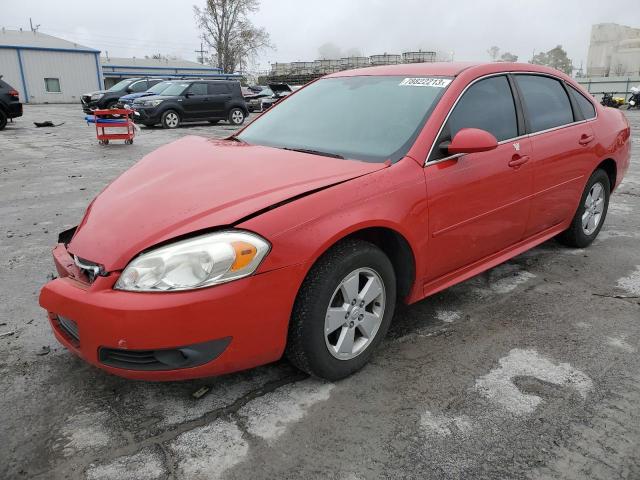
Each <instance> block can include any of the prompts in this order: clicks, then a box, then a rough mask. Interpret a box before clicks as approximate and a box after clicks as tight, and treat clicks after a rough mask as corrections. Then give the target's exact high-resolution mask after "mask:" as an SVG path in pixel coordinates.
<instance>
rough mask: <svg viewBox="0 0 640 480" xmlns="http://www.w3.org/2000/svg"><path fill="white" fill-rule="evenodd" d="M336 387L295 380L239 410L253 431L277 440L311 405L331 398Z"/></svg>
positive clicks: (266, 438)
mask: <svg viewBox="0 0 640 480" xmlns="http://www.w3.org/2000/svg"><path fill="white" fill-rule="evenodd" d="M333 387H334V385H333V384H331V383H326V382H321V381H318V380H314V379H309V380H304V381H302V382H298V383H293V384H290V385H286V386H284V387H282V388H280V389H278V390H276V391H274V392H271V393H269V394H268V395H265V396H263V397H260V398H256V399H255V400H252V401H251V402H249V403H247V404H246V405H245V406H244V407H242V408H241V409H240V411H239V412H238V414H239V415H240V416H242V417H245V418H246V422H247V430H248V431H249V433H251V434H252V435H256V436H258V437H261V438H264V439H265V440H274V439H276V438H278V437H279V436H280V435H282V434H283V433H284V432H285V431H286V429H287V427H288V426H289V425H290V424H292V423H295V422H297V421H299V420H301V419H302V418H303V417H304V416H305V414H306V412H307V410H308V409H309V408H311V406H313V405H314V404H316V403H318V402H322V401H325V400H328V399H329V396H330V393H331V390H332V389H333Z"/></svg>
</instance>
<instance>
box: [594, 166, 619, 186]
mask: <svg viewBox="0 0 640 480" xmlns="http://www.w3.org/2000/svg"><path fill="white" fill-rule="evenodd" d="M596 170H604V171H605V173H606V174H607V176H608V177H609V184H610V187H611V191H613V190H614V188H615V187H616V181H617V180H618V165H617V164H616V162H615V160H613V159H612V158H607V159H606V160H603V161H602V162H600V163H599V164H598V166H597V167H596V168H595V170H594V172H595V171H596Z"/></svg>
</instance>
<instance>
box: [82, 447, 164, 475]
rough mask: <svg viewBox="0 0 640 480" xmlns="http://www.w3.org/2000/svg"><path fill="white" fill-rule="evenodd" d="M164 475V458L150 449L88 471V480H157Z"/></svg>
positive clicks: (90, 468)
mask: <svg viewBox="0 0 640 480" xmlns="http://www.w3.org/2000/svg"><path fill="white" fill-rule="evenodd" d="M164 475H165V469H164V466H163V464H162V457H161V456H160V455H159V454H158V453H156V452H155V451H153V450H151V449H148V448H147V449H144V450H140V451H139V452H138V453H136V454H134V455H128V456H124V457H120V458H116V459H115V460H113V461H112V462H110V463H107V464H104V465H92V466H91V467H89V469H88V470H87V480H113V479H118V480H156V479H158V478H161V477H163V476H164Z"/></svg>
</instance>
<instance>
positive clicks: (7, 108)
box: [0, 75, 22, 130]
mask: <svg viewBox="0 0 640 480" xmlns="http://www.w3.org/2000/svg"><path fill="white" fill-rule="evenodd" d="M21 116H22V103H20V94H19V93H18V91H17V90H16V89H15V88H13V87H12V86H11V85H9V84H8V83H7V82H5V81H3V80H2V75H0V130H4V128H5V127H6V126H7V121H8V119H10V118H17V117H21Z"/></svg>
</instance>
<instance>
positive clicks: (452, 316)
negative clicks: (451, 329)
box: [436, 310, 462, 323]
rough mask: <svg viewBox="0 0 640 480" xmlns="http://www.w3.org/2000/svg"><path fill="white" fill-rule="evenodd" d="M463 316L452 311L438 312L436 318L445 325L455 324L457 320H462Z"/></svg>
mask: <svg viewBox="0 0 640 480" xmlns="http://www.w3.org/2000/svg"><path fill="white" fill-rule="evenodd" d="M461 316H462V315H461V314H460V312H454V311H451V310H438V311H437V312H436V318H437V319H438V320H440V321H441V322H445V323H453V322H455V321H456V320H460V317H461Z"/></svg>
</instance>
